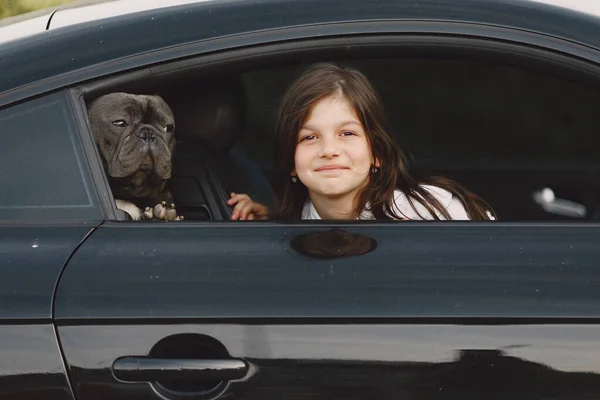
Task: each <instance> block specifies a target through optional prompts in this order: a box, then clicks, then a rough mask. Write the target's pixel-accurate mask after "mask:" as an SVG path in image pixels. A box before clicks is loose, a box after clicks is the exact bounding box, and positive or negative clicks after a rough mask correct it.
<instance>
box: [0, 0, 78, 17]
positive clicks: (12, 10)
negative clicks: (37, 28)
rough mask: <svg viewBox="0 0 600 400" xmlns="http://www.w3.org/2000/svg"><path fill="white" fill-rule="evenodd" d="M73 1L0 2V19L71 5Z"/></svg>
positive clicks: (21, 0) (27, 0) (6, 0)
mask: <svg viewBox="0 0 600 400" xmlns="http://www.w3.org/2000/svg"><path fill="white" fill-rule="evenodd" d="M72 1H73V0H0V19H2V18H8V17H12V16H15V15H19V14H23V13H26V12H29V11H35V10H39V9H42V8H47V7H54V6H57V5H60V4H65V3H71V2H72Z"/></svg>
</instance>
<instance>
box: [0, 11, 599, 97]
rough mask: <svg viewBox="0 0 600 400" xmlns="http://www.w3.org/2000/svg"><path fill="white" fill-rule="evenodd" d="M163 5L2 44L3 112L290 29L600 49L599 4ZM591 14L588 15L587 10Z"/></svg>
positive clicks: (88, 18) (68, 22) (64, 24)
mask: <svg viewBox="0 0 600 400" xmlns="http://www.w3.org/2000/svg"><path fill="white" fill-rule="evenodd" d="M162 3H163V1H162V0H118V1H114V0H113V1H103V2H101V3H99V4H87V5H86V6H84V7H76V8H67V9H65V10H59V11H57V12H55V13H54V15H52V16H51V19H50V26H49V29H48V30H44V31H41V32H39V33H35V34H32V35H29V36H25V37H22V38H20V39H15V40H11V41H8V42H5V43H0V71H2V77H3V79H2V80H0V106H2V104H6V102H8V100H6V98H5V96H6V93H7V92H9V91H11V90H13V89H15V88H19V87H22V86H26V85H32V84H35V83H36V82H39V81H42V80H48V79H50V78H51V77H54V76H58V75H61V76H64V75H66V74H69V73H70V72H73V71H79V70H82V69H84V68H86V67H89V66H92V65H97V64H101V63H105V62H108V61H111V60H115V59H126V58H127V59H131V57H132V56H134V55H135V54H142V53H147V52H149V51H152V50H155V49H159V48H168V47H172V46H178V45H181V44H184V43H192V42H199V41H203V40H207V39H211V38H217V37H232V36H239V35H243V34H246V33H251V32H258V31H270V30H271V31H272V30H273V29H278V28H284V27H290V26H291V27H295V26H303V25H304V26H306V25H319V24H324V23H344V22H357V21H373V20H387V21H389V20H414V21H427V20H429V21H450V22H452V21H454V22H466V23H477V24H483V25H493V26H504V27H509V28H515V29H519V30H524V31H532V32H537V33H542V34H545V35H548V36H554V37H559V38H562V39H565V40H569V41H573V42H577V43H581V44H584V45H586V46H589V47H594V48H596V49H600V10H598V7H597V6H594V5H593V4H592V3H595V2H588V1H584V0H502V1H500V0H445V1H439V0H419V1H415V0H397V1H395V2H390V1H389V0H369V1H365V0H328V1H322V0H252V1H250V0H210V1H202V0H171V1H169V2H164V3H167V4H168V7H167V6H163V5H162ZM564 5H568V6H569V7H570V8H566V7H562V6H564ZM115 6H118V7H117V8H115ZM557 6H559V7H557ZM577 7H578V8H579V9H576V8H577ZM584 9H585V10H587V11H588V12H587V13H583V12H581V11H582V10H584ZM115 14H118V15H115ZM44 15H46V14H42V15H41V17H42V18H43V16H44ZM540 16H542V17H543V18H540ZM124 39H126V40H124Z"/></svg>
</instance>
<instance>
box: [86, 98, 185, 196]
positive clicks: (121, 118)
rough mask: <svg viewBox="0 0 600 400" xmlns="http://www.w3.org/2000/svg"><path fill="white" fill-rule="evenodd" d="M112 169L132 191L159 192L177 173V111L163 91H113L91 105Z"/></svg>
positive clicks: (91, 117) (112, 174) (98, 139)
mask: <svg viewBox="0 0 600 400" xmlns="http://www.w3.org/2000/svg"><path fill="white" fill-rule="evenodd" d="M88 116H89V121H90V128H91V130H92V134H93V135H94V138H95V140H96V144H97V145H98V148H99V150H100V153H101V155H102V158H103V160H104V164H105V167H106V172H107V174H108V175H109V177H110V178H112V179H113V180H116V181H118V182H119V187H120V189H123V190H124V191H125V192H126V194H127V196H126V197H133V198H139V197H150V196H155V195H156V194H157V193H158V192H160V191H162V188H164V183H165V182H166V180H167V179H169V178H170V177H171V168H172V166H171V161H172V155H173V151H174V150H175V137H174V131H175V121H174V117H173V112H172V111H171V109H170V108H169V106H168V105H167V103H165V101H164V100H163V99H162V98H161V97H159V96H146V95H134V94H129V93H111V94H108V95H104V96H102V97H99V98H98V99H96V100H94V101H93V102H92V103H91V104H90V105H89V108H88Z"/></svg>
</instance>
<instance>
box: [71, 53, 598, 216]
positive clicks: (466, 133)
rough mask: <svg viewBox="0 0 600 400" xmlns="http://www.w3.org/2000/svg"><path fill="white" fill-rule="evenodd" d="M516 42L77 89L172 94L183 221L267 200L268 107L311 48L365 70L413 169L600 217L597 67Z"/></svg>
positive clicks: (277, 62) (257, 62)
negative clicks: (238, 199) (511, 47)
mask: <svg viewBox="0 0 600 400" xmlns="http://www.w3.org/2000/svg"><path fill="white" fill-rule="evenodd" d="M515 54H517V52H514V53H511V54H508V53H507V52H499V51H488V52H474V51H472V50H470V51H466V50H465V49H464V48H463V49H462V50H461V49H459V48H458V47H457V48H452V47H451V46H450V47H444V48H443V49H440V48H436V47H435V46H429V47H420V48H418V49H417V50H415V49H414V48H411V49H406V48H402V46H399V47H397V48H394V49H393V50H390V49H389V48H388V47H386V48H384V49H378V48H375V47H369V48H366V50H365V49H364V48H358V49H354V48H348V49H342V50H340V49H337V48H336V49H325V50H324V49H317V50H311V51H306V52H301V51H297V52H290V53H289V54H288V53H281V54H277V53H275V54H271V53H268V52H265V53H264V54H263V55H257V56H255V57H250V58H242V59H241V60H240V59H237V60H236V61H228V60H225V61H223V62H212V63H210V62H207V61H206V60H204V59H203V58H202V57H197V59H186V60H179V61H174V62H172V63H167V64H163V65H159V66H155V67H153V68H149V69H148V70H144V71H134V72H131V73H128V74H127V75H122V76H118V77H111V78H109V79H105V80H103V81H101V82H93V83H91V84H89V85H87V86H86V87H85V88H84V89H83V90H82V92H81V93H82V96H83V97H82V101H83V102H89V101H91V100H93V99H94V98H96V97H98V96H100V95H102V94H105V93H109V92H111V91H125V92H129V93H137V94H159V95H161V96H162V97H163V99H164V100H165V101H166V102H167V104H169V106H170V107H171V108H172V110H173V112H174V115H175V121H176V129H175V136H176V139H177V144H176V150H175V156H174V166H173V175H172V179H171V186H172V193H173V195H174V198H175V202H176V206H177V209H178V212H179V213H180V214H182V215H184V216H185V218H186V220H188V221H189V220H192V221H226V220H229V217H230V216H231V208H230V207H229V206H227V204H226V201H227V199H228V198H229V193H230V192H236V193H248V194H249V195H250V196H251V197H252V199H253V200H255V201H258V202H261V203H263V204H265V205H267V206H272V203H273V199H274V193H273V189H272V188H271V185H270V179H271V162H272V154H273V151H274V149H273V148H272V144H273V137H274V127H275V118H276V111H277V106H278V103H279V100H280V98H281V96H282V94H283V92H284V91H285V89H286V87H287V86H288V85H289V84H290V83H291V82H292V80H293V79H294V77H295V76H296V75H297V74H298V72H299V71H300V70H301V69H302V68H304V67H305V66H307V65H309V64H311V63H313V62H317V61H332V62H336V63H338V64H340V65H348V66H352V67H355V68H358V69H359V70H361V71H362V72H363V73H365V75H366V76H367V77H368V78H369V79H370V80H371V81H372V82H373V84H374V85H375V87H376V88H377V90H378V91H379V94H380V95H381V97H382V98H383V101H384V104H385V107H386V111H387V115H388V119H389V125H390V128H391V130H392V133H393V134H394V135H395V137H396V139H397V141H398V142H399V144H400V147H401V148H402V150H403V152H404V153H405V155H406V156H407V158H408V160H409V162H410V171H411V174H412V175H414V176H416V177H422V176H427V175H441V176H444V177H447V178H451V179H454V180H455V181H457V182H458V183H459V184H461V185H463V186H464V187H466V188H467V189H469V190H471V191H473V192H474V193H476V194H477V195H479V196H480V197H482V198H483V199H484V200H485V201H487V202H488V203H489V204H490V205H491V206H492V207H493V209H494V210H495V212H496V213H497V215H498V220H500V221H560V220H571V221H572V220H580V221H583V220H597V219H599V218H600V179H599V178H600V162H599V161H600V159H599V158H598V157H597V155H598V149H599V148H600V135H599V134H598V127H600V113H598V112H597V111H598V108H599V106H600V88H599V87H598V82H599V81H600V79H598V77H597V76H596V77H593V76H592V75H593V74H592V73H581V71H580V70H578V69H577V68H576V67H574V66H572V65H570V64H568V63H564V62H563V63H562V64H561V62H559V61H557V60H554V59H552V55H548V56H547V59H543V57H534V56H532V55H531V54H528V53H527V52H523V54H521V55H515ZM238 58H239V57H238Z"/></svg>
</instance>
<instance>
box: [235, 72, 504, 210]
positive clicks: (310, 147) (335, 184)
mask: <svg viewBox="0 0 600 400" xmlns="http://www.w3.org/2000/svg"><path fill="white" fill-rule="evenodd" d="M275 150H276V151H275V176H274V182H273V185H274V189H275V193H276V199H275V207H274V210H273V211H272V212H270V213H269V211H268V210H267V208H266V207H265V206H263V205H262V204H259V203H256V202H254V201H252V199H250V197H248V195H246V194H236V193H231V198H230V199H229V201H228V204H229V205H230V206H233V205H235V208H234V210H233V215H232V217H231V218H232V219H242V220H244V219H258V218H260V219H265V218H267V217H268V218H270V219H275V220H302V219H397V220H400V219H435V220H440V219H455V220H458V219H473V220H489V219H495V218H494V216H493V214H492V211H491V207H489V206H488V205H487V204H486V203H485V202H484V201H483V200H482V199H480V198H479V197H478V196H476V195H475V194H473V193H471V192H469V191H467V190H465V189H464V188H462V187H461V186H459V185H458V184H456V183H455V182H453V181H451V180H449V179H445V178H434V177H432V178H428V179H426V180H424V181H422V182H416V181H415V180H414V179H413V178H412V177H411V176H410V175H409V174H408V171H407V166H406V160H405V157H404V155H403V154H402V152H401V151H400V149H399V146H398V145H397V144H396V142H395V141H394V138H393V137H392V136H391V135H390V134H389V131H388V129H387V126H386V118H385V115H384V111H383V104H382V101H381V99H380V98H379V96H378V94H377V92H376V91H375V89H374V87H373V86H372V85H371V83H370V82H369V81H368V80H367V78H366V77H365V76H364V75H363V74H361V73H360V72H359V71H357V70H354V69H350V68H342V67H339V66H336V65H334V64H317V65H314V66H312V67H311V68H309V69H307V70H306V71H305V72H304V73H302V74H301V75H300V76H299V77H298V78H297V79H296V81H295V82H294V83H293V84H292V85H291V86H290V87H289V88H288V90H287V92H286V93H285V95H284V96H283V99H282V103H281V106H280V108H279V112H278V119H277V127H276V136H275Z"/></svg>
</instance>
